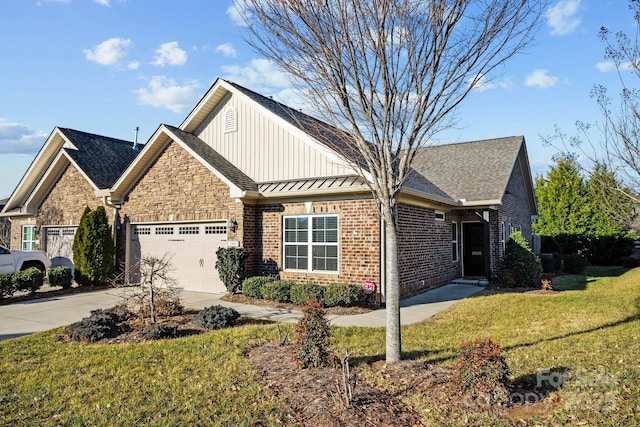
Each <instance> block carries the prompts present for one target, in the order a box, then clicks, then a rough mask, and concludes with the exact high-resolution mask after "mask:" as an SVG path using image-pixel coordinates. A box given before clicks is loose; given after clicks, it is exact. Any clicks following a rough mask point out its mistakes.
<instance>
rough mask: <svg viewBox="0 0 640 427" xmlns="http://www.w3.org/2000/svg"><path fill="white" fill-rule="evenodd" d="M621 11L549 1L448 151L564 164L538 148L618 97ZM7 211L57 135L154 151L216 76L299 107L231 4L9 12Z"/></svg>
mask: <svg viewBox="0 0 640 427" xmlns="http://www.w3.org/2000/svg"><path fill="white" fill-rule="evenodd" d="M627 4H628V3H627V1H626V0H562V1H558V0H551V2H550V6H549V9H548V10H547V13H546V18H545V22H544V24H543V26H542V27H541V28H540V30H539V32H538V33H537V36H536V40H535V44H534V46H532V47H531V48H529V49H528V50H527V52H526V53H523V54H520V55H519V56H517V57H515V58H513V60H511V61H510V62H509V63H508V64H507V65H506V67H505V68H504V69H502V70H500V73H499V74H496V75H493V76H488V77H489V78H490V81H488V82H487V84H486V85H484V86H483V87H481V88H479V89H480V90H476V91H474V92H472V93H471V95H470V96H469V97H468V98H467V99H466V100H465V102H464V104H463V105H462V107H461V108H460V109H459V110H458V113H457V126H456V128H455V129H450V130H448V131H447V132H445V133H443V134H442V135H441V136H440V138H441V139H442V140H444V141H446V142H458V141H469V140H477V139H485V138H493V137H501V136H511V135H524V136H525V138H526V141H527V147H528V151H529V157H530V160H531V166H532V170H533V173H534V175H538V174H541V173H544V172H545V171H546V170H547V168H548V165H549V164H550V163H551V156H552V155H553V154H554V153H555V150H553V149H552V148H550V147H545V146H543V144H542V141H541V138H540V135H543V136H545V135H551V134H552V133H553V132H554V127H555V126H556V125H558V126H559V127H561V128H562V129H563V130H564V131H565V132H566V133H568V134H572V133H574V132H575V127H574V123H575V122H576V120H582V121H585V122H597V121H599V120H601V115H600V114H599V112H598V109H597V107H596V105H595V102H594V100H593V99H591V98H590V97H589V91H590V89H591V88H592V87H593V85H594V84H596V83H601V84H604V85H605V86H608V87H609V88H610V89H611V90H612V91H613V92H617V91H618V89H619V86H620V85H619V80H618V77H617V74H616V73H615V71H614V70H612V69H611V67H609V66H608V64H606V63H605V62H604V54H603V52H604V46H603V44H602V43H601V42H600V40H599V38H598V30H599V28H600V27H601V26H603V25H605V26H608V27H609V28H610V29H612V30H615V31H618V30H622V31H625V32H627V33H634V31H635V28H634V20H633V16H632V14H631V12H630V11H629V10H628V6H627ZM0 11H1V13H0V40H1V42H0V58H2V59H1V61H2V66H1V70H2V71H0V76H1V78H0V170H2V173H3V177H2V179H1V180H0V198H3V197H8V196H9V195H10V194H11V192H12V191H13V189H14V188H15V186H16V185H17V184H18V182H19V180H20V179H21V178H22V176H23V175H24V173H25V171H26V169H27V168H28V166H29V164H30V163H31V161H32V160H33V158H34V157H35V155H36V153H37V152H38V150H39V149H40V147H41V146H42V144H43V143H44V142H45V140H46V139H47V137H48V136H49V134H50V133H51V131H52V130H53V128H54V127H55V126H60V127H67V128H73V129H78V130H82V131H85V132H91V133H97V134H102V135H106V136H111V137H115V138H121V139H126V140H133V137H134V128H135V127H139V128H140V133H139V141H140V142H145V141H146V140H147V139H148V138H149V137H150V136H151V134H152V133H153V132H154V131H155V129H156V128H157V127H158V125H159V124H160V123H167V124H171V125H175V126H177V125H179V124H180V123H181V122H182V120H183V119H184V118H185V117H186V115H187V114H188V112H189V111H190V110H191V109H192V108H193V106H194V105H195V103H196V102H197V101H198V100H199V99H200V98H201V97H202V96H203V95H204V94H205V92H206V91H207V89H208V88H209V86H210V85H211V84H212V83H213V82H214V81H215V79H216V78H217V77H223V78H226V79H229V80H232V81H235V82H237V83H239V84H242V85H244V86H246V87H248V88H250V89H253V90H255V91H257V92H259V93H262V94H263V95H270V96H273V97H274V98H275V99H276V100H279V101H281V102H284V103H287V104H290V105H291V104H294V105H293V106H296V105H295V96H294V94H293V93H292V90H291V89H290V87H289V85H288V81H287V79H286V78H285V77H284V76H283V75H282V74H281V73H279V72H278V71H277V70H276V69H275V68H274V67H273V66H272V65H271V64H270V63H269V62H267V61H266V60H264V59H263V58H260V57H259V56H258V55H257V54H255V53H254V52H253V51H252V50H251V49H250V48H249V46H248V45H247V44H246V43H245V42H244V40H243V39H242V37H241V27H240V26H239V23H238V20H237V16H235V15H236V14H235V13H234V11H235V9H234V8H233V7H232V2H231V0H215V1H212V0H182V1H175V0H3V2H2V5H1V6H0Z"/></svg>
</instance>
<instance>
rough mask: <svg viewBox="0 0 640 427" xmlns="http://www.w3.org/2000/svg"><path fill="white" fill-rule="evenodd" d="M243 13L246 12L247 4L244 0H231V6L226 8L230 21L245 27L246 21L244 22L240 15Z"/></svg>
mask: <svg viewBox="0 0 640 427" xmlns="http://www.w3.org/2000/svg"><path fill="white" fill-rule="evenodd" d="M241 11H242V12H241ZM243 13H247V4H246V3H245V1H244V0H233V2H232V3H231V6H229V7H228V8H227V15H229V18H231V22H233V23H234V24H236V25H239V26H241V27H246V26H247V23H246V22H244V18H243V17H242V14H243Z"/></svg>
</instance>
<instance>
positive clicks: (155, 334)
mask: <svg viewBox="0 0 640 427" xmlns="http://www.w3.org/2000/svg"><path fill="white" fill-rule="evenodd" d="M177 336H178V325H177V324H176V323H173V322H167V323H151V324H150V325H147V326H145V328H144V329H143V330H142V337H143V338H144V339H145V340H161V339H165V338H175V337H177Z"/></svg>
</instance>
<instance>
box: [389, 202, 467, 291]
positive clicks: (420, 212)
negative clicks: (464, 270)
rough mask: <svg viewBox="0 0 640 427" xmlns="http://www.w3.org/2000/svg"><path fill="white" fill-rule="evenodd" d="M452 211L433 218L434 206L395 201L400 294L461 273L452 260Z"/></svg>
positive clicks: (431, 285) (458, 264) (423, 287)
mask: <svg viewBox="0 0 640 427" xmlns="http://www.w3.org/2000/svg"><path fill="white" fill-rule="evenodd" d="M451 219H452V216H451V214H449V213H447V214H446V215H445V221H436V220H435V210H433V209H429V208H424V207H419V206H412V205H407V204H400V205H398V255H399V264H400V286H401V297H405V296H409V295H415V294H417V293H420V292H422V291H424V290H426V289H429V288H433V287H436V286H439V285H442V284H443V283H444V282H446V281H448V280H451V279H454V278H457V277H460V263H459V262H453V251H452V245H451Z"/></svg>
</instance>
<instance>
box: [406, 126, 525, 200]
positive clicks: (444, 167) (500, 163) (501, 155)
mask: <svg viewBox="0 0 640 427" xmlns="http://www.w3.org/2000/svg"><path fill="white" fill-rule="evenodd" d="M523 141H524V138H523V137H522V136H512V137H506V138H496V139H487V140H483V141H473V142H465V143H459V144H449V145H438V146H432V147H426V148H422V149H420V150H418V152H417V153H416V157H415V159H414V162H413V164H412V166H413V169H414V170H415V171H416V173H417V174H418V175H421V176H423V177H424V179H426V180H427V181H428V182H430V183H431V184H432V185H433V186H435V187H436V188H438V189H439V190H441V191H442V192H444V193H446V194H447V195H448V196H449V197H451V198H452V199H453V200H459V199H466V200H467V201H481V200H501V199H502V196H503V195H504V192H505V190H506V187H507V183H508V181H509V177H510V176H511V172H512V171H513V167H514V165H515V162H516V160H517V158H518V154H519V152H520V148H521V147H522V144H523ZM407 184H408V186H409V187H410V188H413V185H412V184H413V183H412V182H411V181H408V182H407Z"/></svg>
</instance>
